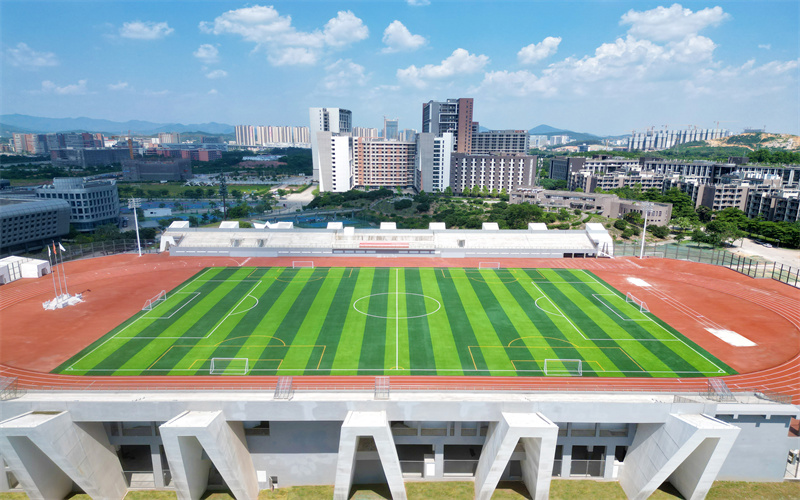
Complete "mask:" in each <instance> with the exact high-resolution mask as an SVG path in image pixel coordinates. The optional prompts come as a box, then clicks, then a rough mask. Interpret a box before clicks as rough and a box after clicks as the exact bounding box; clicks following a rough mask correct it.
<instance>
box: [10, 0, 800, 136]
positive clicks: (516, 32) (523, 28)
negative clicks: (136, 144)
mask: <svg viewBox="0 0 800 500" xmlns="http://www.w3.org/2000/svg"><path fill="white" fill-rule="evenodd" d="M0 27H1V28H2V31H1V32H0V33H2V40H1V43H2V97H1V99H2V101H0V104H1V105H2V110H0V111H1V112H2V113H3V114H6V113H21V114H29V115H35V116H48V117H77V116H87V117H91V118H105V119H110V120H119V121H125V120H130V119H139V120H150V121H156V122H181V123H199V122H208V121H217V122H224V123H229V124H232V125H236V124H252V125H307V124H308V108H309V107H317V106H321V107H342V108H347V109H350V110H352V111H353V121H354V125H356V126H365V127H381V126H382V119H383V116H384V115H386V116H388V117H390V118H399V119H400V127H401V128H414V129H419V128H420V127H421V123H420V122H421V108H422V103H423V102H427V101H428V100H431V99H434V100H444V99H447V98H456V97H473V98H474V99H475V108H474V119H475V120H477V121H480V122H481V125H484V126H487V127H490V128H498V129H499V128H513V129H523V128H524V129H527V128H530V127H533V126H536V125H538V124H542V123H546V124H549V125H552V126H555V127H559V128H565V129H571V130H576V131H587V132H591V133H596V134H602V135H607V134H609V135H610V134H623V133H629V132H630V131H631V130H633V129H636V130H644V129H645V128H647V127H650V126H655V127H656V128H657V129H658V128H662V127H663V126H664V125H668V126H669V127H670V128H684V127H686V126H687V125H696V126H698V127H702V128H706V127H713V126H715V122H717V121H720V126H722V127H725V128H730V129H732V130H734V131H739V130H741V129H742V128H744V127H762V126H766V127H767V130H768V131H772V132H783V133H793V134H800V91H798V89H800V78H799V77H798V74H799V73H800V64H799V63H800V34H799V33H800V2H798V1H797V0H783V1H759V2H751V1H744V0H742V1H726V2H711V3H707V2H682V3H680V4H677V3H675V4H673V3H668V2H663V3H659V2H649V1H636V2H630V1H629V2H618V1H592V2H581V1H502V0H494V1H487V0H484V1H456V0H429V1H428V0H407V1H401V0H398V1H389V0H371V1H366V0H365V1H355V2H339V1H322V0H316V1H292V2H274V3H238V2H230V1H227V2H215V1H136V2H124V1H104V2H101V1H91V2H73V1H57V2H44V1H36V0H34V1H31V0H25V1H17V0H3V2H2V4H0Z"/></svg>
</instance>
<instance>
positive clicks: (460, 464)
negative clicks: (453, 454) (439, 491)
mask: <svg viewBox="0 0 800 500" xmlns="http://www.w3.org/2000/svg"><path fill="white" fill-rule="evenodd" d="M477 468H478V460H474V459H468V460H454V459H447V458H445V459H444V475H445V476H474V475H475V470H476V469H477Z"/></svg>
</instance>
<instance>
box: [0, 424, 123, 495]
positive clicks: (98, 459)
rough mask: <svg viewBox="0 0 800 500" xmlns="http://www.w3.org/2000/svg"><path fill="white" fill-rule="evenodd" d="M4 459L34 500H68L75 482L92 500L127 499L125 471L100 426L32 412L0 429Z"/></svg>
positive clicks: (0, 450)
mask: <svg viewBox="0 0 800 500" xmlns="http://www.w3.org/2000/svg"><path fill="white" fill-rule="evenodd" d="M0 455H2V456H3V458H4V459H5V461H6V462H7V463H8V465H9V467H10V468H11V470H12V472H13V473H14V475H15V476H16V477H17V480H18V481H19V482H20V485H21V486H22V488H23V489H24V490H25V493H27V494H28V496H29V497H30V498H31V499H32V500H39V499H42V500H51V499H54V498H64V497H65V496H67V495H68V494H69V493H70V491H71V490H72V482H73V481H74V482H75V484H77V485H78V486H79V487H80V488H81V489H82V490H83V491H85V492H86V494H87V495H89V496H90V497H92V498H104V499H115V498H119V499H121V498H123V497H125V494H126V493H127V490H128V486H127V485H126V484H125V478H124V476H123V474H122V466H121V465H120V462H119V458H118V457H117V455H116V453H115V452H114V449H113V448H112V447H111V445H110V443H109V442H108V436H107V435H106V431H105V429H104V428H103V424H102V423H100V422H92V423H75V422H73V421H72V419H71V418H70V416H69V413H68V412H66V411H62V412H45V411H34V412H29V413H25V414H23V415H20V416H18V417H14V418H11V419H8V420H6V421H4V422H2V423H0Z"/></svg>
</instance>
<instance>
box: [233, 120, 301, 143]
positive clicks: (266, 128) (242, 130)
mask: <svg viewBox="0 0 800 500" xmlns="http://www.w3.org/2000/svg"><path fill="white" fill-rule="evenodd" d="M234 132H235V134H236V144H237V145H239V146H245V147H250V148H256V147H298V148H307V147H309V144H310V143H311V139H310V136H309V129H308V127H288V126H272V125H236V127H234Z"/></svg>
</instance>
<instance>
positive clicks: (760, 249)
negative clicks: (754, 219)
mask: <svg viewBox="0 0 800 500" xmlns="http://www.w3.org/2000/svg"><path fill="white" fill-rule="evenodd" d="M737 243H740V244H741V246H739V245H736V247H735V248H728V251H729V252H733V253H734V254H736V255H741V256H744V257H752V256H759V257H763V258H764V259H766V260H769V261H773V262H777V263H778V264H783V265H785V266H792V267H793V268H795V269H800V250H792V249H789V248H768V247H765V246H763V245H760V244H758V243H756V242H754V241H753V240H751V239H749V238H744V239H743V240H742V241H741V242H739V241H737Z"/></svg>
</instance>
